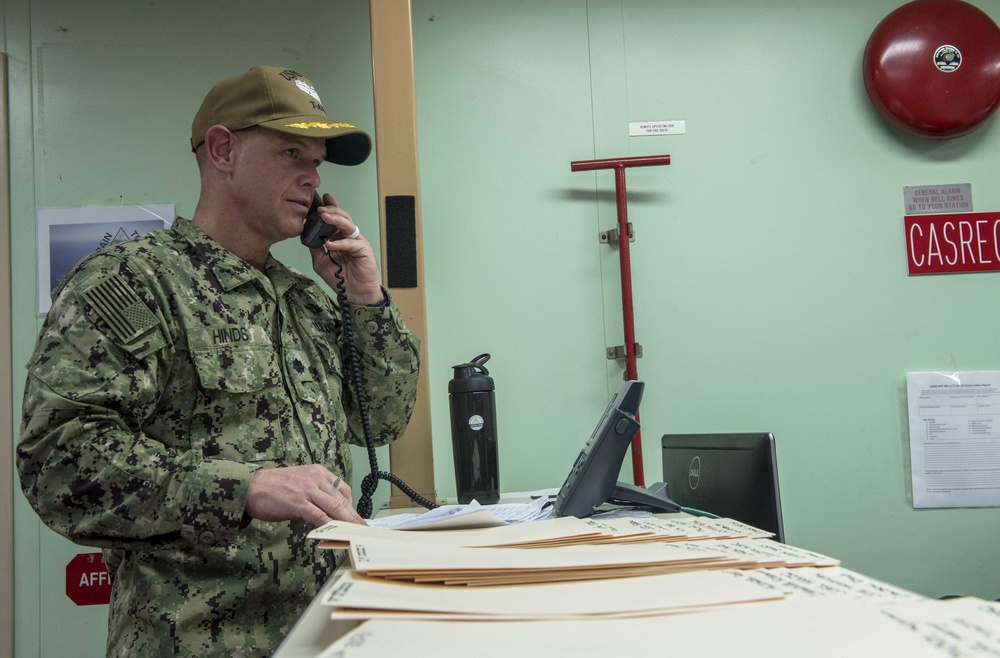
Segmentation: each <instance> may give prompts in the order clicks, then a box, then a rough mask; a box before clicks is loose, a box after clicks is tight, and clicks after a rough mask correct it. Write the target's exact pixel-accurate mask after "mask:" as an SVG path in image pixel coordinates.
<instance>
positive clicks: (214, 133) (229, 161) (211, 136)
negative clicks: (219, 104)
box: [205, 125, 236, 173]
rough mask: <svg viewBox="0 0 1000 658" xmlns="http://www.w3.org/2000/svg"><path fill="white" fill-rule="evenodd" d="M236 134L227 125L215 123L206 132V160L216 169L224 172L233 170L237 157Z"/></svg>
mask: <svg viewBox="0 0 1000 658" xmlns="http://www.w3.org/2000/svg"><path fill="white" fill-rule="evenodd" d="M235 142H236V135H234V134H233V133H232V132H231V131H230V130H229V129H228V128H226V127H225V126H219V125H215V126H212V127H211V128H209V129H208V130H207V131H206V132H205V155H206V158H205V159H206V161H207V162H208V163H209V164H210V165H211V166H212V167H214V168H215V169H218V170H219V171H223V172H226V173H228V172H230V171H232V167H233V161H234V159H235V148H234V146H235Z"/></svg>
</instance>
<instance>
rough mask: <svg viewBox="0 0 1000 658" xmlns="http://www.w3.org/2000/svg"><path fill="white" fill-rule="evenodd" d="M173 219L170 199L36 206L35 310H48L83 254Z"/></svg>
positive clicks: (148, 230)
mask: <svg viewBox="0 0 1000 658" xmlns="http://www.w3.org/2000/svg"><path fill="white" fill-rule="evenodd" d="M173 221H174V204H172V203H165V204H155V205H146V206H91V207H86V208H47V209H43V210H39V211H38V212H37V228H38V233H37V235H38V312H39V313H47V312H48V310H49V308H50V307H51V306H52V291H53V290H55V289H56V286H58V285H59V282H60V281H62V279H63V277H65V276H66V275H67V274H69V272H70V270H72V269H73V267H74V266H76V264H77V263H79V262H80V260H81V259H83V257H84V256H87V255H88V254H91V253H93V252H95V251H97V250H98V249H102V248H104V247H107V246H110V245H113V244H117V243H119V242H124V241H125V240H130V239H132V238H134V237H136V236H139V235H142V234H143V233H149V232H150V231H154V230H156V229H161V228H165V227H167V226H170V224H171V223H173Z"/></svg>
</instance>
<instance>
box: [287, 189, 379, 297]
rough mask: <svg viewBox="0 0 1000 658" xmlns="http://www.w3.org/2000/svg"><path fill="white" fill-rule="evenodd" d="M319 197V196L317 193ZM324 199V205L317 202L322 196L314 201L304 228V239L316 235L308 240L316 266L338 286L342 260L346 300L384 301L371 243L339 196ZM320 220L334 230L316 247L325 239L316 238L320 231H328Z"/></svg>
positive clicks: (332, 286) (323, 275) (327, 280)
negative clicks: (338, 272) (338, 267)
mask: <svg viewBox="0 0 1000 658" xmlns="http://www.w3.org/2000/svg"><path fill="white" fill-rule="evenodd" d="M316 196H317V197H318V196H319V195H318V193H317V195H316ZM322 200H323V205H318V203H319V199H316V200H315V201H314V209H310V212H309V216H308V217H307V219H306V223H305V225H304V227H303V242H304V243H306V242H307V239H308V238H310V237H311V238H314V239H313V240H311V241H310V242H308V243H307V246H309V248H310V251H311V252H312V262H313V269H314V270H315V271H316V273H317V274H319V275H320V277H322V279H323V281H325V282H326V284H327V285H328V286H330V287H331V288H333V289H336V287H337V278H336V275H335V272H336V271H337V264H338V263H339V264H340V265H341V267H342V268H343V269H342V274H343V277H344V286H345V288H346V292H347V301H349V302H350V303H351V304H358V305H366V304H378V303H380V302H381V301H382V300H383V295H382V286H381V282H380V279H379V269H378V262H377V261H376V259H375V251H374V249H372V245H371V243H370V242H368V240H366V239H365V237H364V236H363V235H361V231H360V229H358V227H357V226H356V225H355V224H354V222H353V221H352V220H351V216H350V214H348V213H347V211H345V210H344V209H343V208H341V207H340V205H338V204H337V200H336V199H334V198H333V197H332V196H330V195H329V194H324V195H323V197H322ZM317 219H318V220H319V221H322V222H323V223H324V224H326V225H328V226H330V227H332V229H333V232H332V234H330V235H329V236H323V237H326V238H327V239H326V242H323V243H321V244H319V245H318V246H313V245H316V243H317V242H318V241H319V240H320V239H322V238H318V237H316V236H317V234H322V233H324V232H325V230H324V227H318V228H317V225H316V221H317ZM333 261H336V262H333Z"/></svg>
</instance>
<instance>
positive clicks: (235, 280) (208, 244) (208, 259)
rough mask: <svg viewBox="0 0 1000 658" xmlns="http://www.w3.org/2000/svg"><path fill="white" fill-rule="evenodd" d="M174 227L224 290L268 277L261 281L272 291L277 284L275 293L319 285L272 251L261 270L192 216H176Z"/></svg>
mask: <svg viewBox="0 0 1000 658" xmlns="http://www.w3.org/2000/svg"><path fill="white" fill-rule="evenodd" d="M170 230H171V231H172V232H173V233H175V234H176V235H177V236H179V237H180V238H181V239H183V240H184V241H186V242H187V243H189V244H190V245H191V246H192V247H194V249H195V250H196V251H197V252H198V253H199V255H200V256H201V260H202V262H204V263H205V267H206V268H207V269H209V270H211V271H212V273H213V274H215V278H216V279H218V281H219V284H220V285H221V286H222V288H223V290H226V291H229V290H233V289H234V288H237V287H239V286H242V285H244V284H246V283H249V282H251V281H258V280H261V279H264V281H261V282H262V283H264V282H265V281H266V282H267V285H264V286H262V287H263V288H264V289H265V290H267V291H268V292H270V289H271V288H272V286H273V290H274V294H275V295H276V296H278V297H281V296H282V295H284V294H285V293H286V292H287V291H288V290H290V289H291V288H293V287H295V286H307V285H315V281H313V280H312V279H311V278H309V277H308V276H306V275H305V274H302V273H301V272H299V271H298V270H296V269H293V268H291V267H288V266H287V265H285V264H284V263H282V262H281V261H279V260H277V259H276V258H275V257H274V256H272V255H271V254H268V255H267V261H265V263H264V271H263V272H261V271H260V270H259V269H257V268H256V267H254V266H253V265H251V264H250V263H249V262H247V261H245V260H243V259H242V258H240V257H239V256H237V255H236V254H234V253H232V252H229V251H226V250H225V249H223V248H222V247H221V246H220V245H219V243H218V242H216V241H215V240H213V239H212V238H211V237H209V236H208V234H207V233H205V232H204V231H203V230H201V228H199V227H198V226H195V225H194V224H193V223H192V222H191V220H190V219H185V218H183V217H178V218H176V219H175V220H174V223H173V225H172V226H171V227H170Z"/></svg>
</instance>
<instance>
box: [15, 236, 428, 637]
mask: <svg viewBox="0 0 1000 658" xmlns="http://www.w3.org/2000/svg"><path fill="white" fill-rule="evenodd" d="M351 316H352V320H353V324H352V326H353V327H354V333H355V342H356V344H357V348H358V352H359V355H360V361H361V370H362V377H363V378H364V380H365V382H366V383H365V390H366V391H367V399H368V404H369V407H370V412H371V413H370V417H371V425H372V432H373V435H374V436H375V438H376V443H377V444H384V443H386V442H388V441H390V440H392V439H394V438H396V437H397V436H399V435H400V434H401V433H402V431H403V429H404V427H405V425H406V423H407V421H408V419H409V415H410V412H411V411H412V408H413V402H414V399H415V396H416V379H417V370H418V353H419V343H418V341H417V339H416V338H415V337H414V336H413V335H412V334H411V333H410V332H409V331H408V330H407V329H406V327H405V325H404V323H403V320H402V318H401V315H400V313H399V310H398V309H397V308H396V306H395V304H394V303H393V302H392V301H391V300H390V301H389V303H388V304H387V305H386V306H385V307H384V308H380V307H367V306H362V307H352V312H351ZM340 329H341V314H340V311H339V310H338V309H337V307H336V303H335V301H334V300H332V299H331V298H330V297H329V296H327V294H325V292H323V290H322V289H321V287H320V286H319V284H317V283H316V282H315V281H313V279H311V278H309V277H307V276H305V275H303V274H301V273H299V272H296V271H294V270H292V269H289V268H287V267H285V266H283V265H282V264H281V263H279V262H278V261H276V260H274V258H273V257H268V261H267V263H266V265H265V269H264V271H261V270H259V269H256V268H254V267H252V266H251V265H249V264H248V263H246V262H245V261H243V260H241V259H239V258H237V257H236V256H234V255H232V254H230V253H229V252H227V251H225V250H223V249H222V248H221V247H220V246H219V245H218V244H217V243H215V242H214V241H212V240H211V239H210V238H208V236H206V235H205V234H204V233H203V232H202V231H201V230H200V229H199V228H197V227H196V226H194V225H193V224H192V223H191V222H190V221H188V220H184V219H180V218H178V219H177V220H176V221H175V223H174V225H173V227H172V228H171V229H167V230H163V231H156V232H154V233H150V234H147V235H144V236H141V237H138V238H135V239H133V240H130V241H128V242H125V243H122V244H119V245H115V246H111V247H107V248H105V249H102V250H101V251H98V252H96V253H95V254H92V255H91V256H89V257H87V258H86V259H84V260H83V261H82V262H81V263H80V264H79V265H78V266H77V268H76V269H75V270H74V271H73V273H71V274H70V275H69V276H67V277H66V280H65V281H64V282H63V284H62V285H61V286H60V287H59V289H57V290H56V292H55V299H54V301H53V306H52V309H51V311H50V313H49V315H48V317H47V319H46V321H45V324H44V326H43V328H42V330H41V334H40V336H39V339H38V342H37V345H36V347H35V352H34V354H33V355H32V357H31V360H30V362H29V363H28V379H27V385H26V390H25V398H24V415H23V419H22V426H21V437H20V440H19V442H18V446H17V464H18V470H19V472H20V475H21V486H22V489H23V490H24V493H25V495H26V497H27V498H28V500H29V502H30V503H31V505H32V506H33V507H34V508H35V510H36V511H37V512H38V514H39V515H40V516H41V518H42V519H43V520H44V521H45V523H46V524H47V525H49V526H50V527H52V528H53V529H55V530H56V531H57V532H59V533H60V534H62V535H64V536H66V537H68V538H69V539H71V540H72V541H74V542H77V543H80V544H85V545H90V546H98V547H101V548H103V549H104V555H105V562H106V563H107V565H108V571H109V572H110V574H111V577H112V581H113V591H112V601H111V609H110V621H109V635H108V655H109V656H154V655H155V656H161V655H175V654H178V655H184V656H210V655H211V656H215V655H220V656H221V655H224V656H264V655H269V654H270V653H271V652H273V651H274V650H275V648H276V647H277V645H278V643H279V642H280V641H281V640H282V638H283V637H284V636H285V634H287V633H288V631H289V630H290V629H291V627H292V625H293V624H294V622H295V621H296V619H297V618H298V617H299V615H300V613H301V612H302V611H303V610H304V609H305V606H306V605H307V604H308V603H309V601H310V600H311V599H312V598H313V597H314V595H315V594H316V593H317V591H318V589H319V587H320V586H321V585H322V584H323V582H324V581H325V580H326V579H327V577H328V576H329V575H330V574H331V572H332V569H333V566H334V565H333V558H332V555H331V551H317V550H316V549H315V542H314V541H313V540H309V539H307V538H306V533H307V532H308V531H309V530H310V529H311V526H309V525H308V524H306V523H302V522H291V523H266V522H262V521H258V520H253V521H250V519H249V517H245V516H244V507H245V505H246V496H247V489H248V486H249V483H250V478H251V476H252V475H253V474H254V472H255V471H256V470H257V469H258V468H267V467H276V466H290V465H296V464H308V463H322V464H325V465H326V466H327V467H328V468H329V469H330V470H331V471H333V472H334V473H337V474H340V475H342V476H343V477H344V479H345V480H347V481H348V482H350V481H351V477H352V473H351V458H350V452H349V450H348V447H347V441H350V442H352V443H355V444H359V445H363V438H362V437H363V434H362V431H361V426H360V419H359V417H358V413H357V410H356V406H355V404H354V402H353V397H352V395H351V393H350V392H349V391H348V389H347V387H346V385H345V382H346V379H347V378H346V377H345V370H346V363H345V361H342V357H343V358H344V359H345V360H346V355H342V354H341V348H340V344H341V343H340V338H339V334H340Z"/></svg>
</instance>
